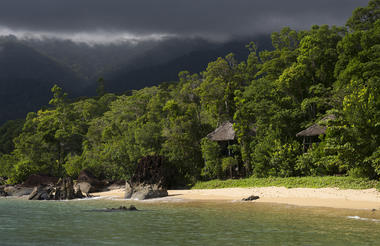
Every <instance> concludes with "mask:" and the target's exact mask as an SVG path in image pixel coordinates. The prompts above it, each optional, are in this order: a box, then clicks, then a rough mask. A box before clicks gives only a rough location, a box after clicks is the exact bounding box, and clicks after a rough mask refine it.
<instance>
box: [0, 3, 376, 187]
mask: <svg viewBox="0 0 380 246" xmlns="http://www.w3.org/2000/svg"><path fill="white" fill-rule="evenodd" d="M379 37H380V1H379V0H371V1H370V2H369V5H368V6H367V7H365V8H359V9H357V10H355V11H354V13H353V15H352V17H351V18H350V19H349V20H348V21H347V25H346V27H336V26H332V27H329V26H327V25H323V26H317V25H315V26H312V27H311V29H310V30H293V29H291V28H284V29H282V30H281V31H280V32H274V33H272V35H271V41H272V46H273V49H271V50H262V51H260V50H259V49H258V48H257V45H256V44H255V43H254V42H251V43H250V44H249V45H248V46H247V50H248V54H247V56H246V58H245V59H244V60H239V59H237V58H236V56H235V55H234V54H232V53H230V54H228V55H226V56H223V57H218V58H216V59H214V60H212V61H210V62H209V63H208V65H207V67H206V68H205V69H204V70H203V71H201V72H199V73H192V72H189V71H182V72H179V74H178V78H177V80H176V81H175V82H173V83H162V84H160V85H157V86H151V87H145V88H143V89H140V90H134V91H132V92H130V93H125V94H122V95H117V94H112V93H105V91H104V89H103V86H102V83H99V85H100V86H99V88H98V96H97V97H93V98H82V99H78V100H76V101H70V100H68V98H67V94H66V93H64V90H62V88H60V87H59V86H54V87H53V88H52V96H51V98H52V99H51V100H50V102H49V103H50V105H51V107H50V108H42V109H40V110H38V111H37V112H31V113H29V114H28V115H27V117H26V119H25V123H24V124H23V126H22V129H21V127H20V125H22V124H21V123H20V122H14V123H10V124H7V125H5V126H3V127H2V128H1V129H0V131H1V132H4V133H6V134H7V135H8V136H12V137H14V136H15V137H14V138H13V143H14V145H13V146H12V145H11V144H9V141H8V140H7V139H1V141H2V143H1V144H0V146H3V147H2V151H3V153H0V176H3V177H6V178H7V180H8V181H7V182H8V183H17V182H21V181H23V180H24V179H25V178H26V177H28V176H29V175H31V174H35V173H39V174H47V175H51V176H66V175H68V176H71V177H73V178H75V177H77V176H78V174H79V172H80V171H81V170H83V169H89V170H91V171H92V172H93V173H94V174H95V175H96V176H98V177H99V178H107V179H109V180H118V179H128V178H130V177H131V175H132V174H133V173H134V170H135V168H136V164H137V162H138V161H139V160H140V159H141V158H143V157H147V156H160V158H161V159H162V160H165V161H166V163H168V165H170V166H171V168H172V169H173V170H175V171H176V175H175V177H176V180H174V181H173V182H174V184H173V185H187V184H193V183H194V182H196V181H197V180H205V179H215V178H222V179H223V178H229V177H243V176H254V177H271V176H278V177H289V176H309V175H312V176H324V175H350V176H354V177H364V178H370V179H378V178H379V177H380V39H379ZM194 57H195V56H194ZM173 65H174V64H173ZM141 72H142V71H141ZM226 122H231V123H232V124H233V125H232V129H230V130H233V132H234V134H231V135H234V138H232V139H231V138H224V140H227V141H224V142H222V143H218V142H217V141H214V140H213V139H210V138H208V137H207V135H208V134H209V133H210V132H212V131H213V130H214V129H215V128H217V127H219V126H221V125H226V124H225V123H226ZM231 123H229V125H231ZM308 127H311V129H315V128H317V129H319V130H318V131H317V134H309V135H308V134H304V135H299V134H297V133H299V132H301V131H302V130H304V129H305V128H308ZM222 140H223V139H222Z"/></svg>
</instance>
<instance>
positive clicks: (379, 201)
mask: <svg viewBox="0 0 380 246" xmlns="http://www.w3.org/2000/svg"><path fill="white" fill-rule="evenodd" d="M168 193H169V197H168V198H167V199H166V200H168V199H169V200H170V199H173V200H174V199H175V200H178V199H183V200H206V201H207V200H209V201H216V200H220V201H234V200H241V199H242V198H245V197H249V196H251V195H255V196H259V197H260V199H258V200H256V201H254V202H269V203H283V204H292V205H299V206H315V207H331V208H348V209H377V210H380V192H378V191H377V190H376V189H367V190H351V189H348V190H341V189H337V188H321V189H311V188H292V189H287V188H284V187H260V188H226V189H200V190H169V191H168ZM92 195H94V196H102V197H115V198H123V196H124V190H123V189H117V190H112V191H106V192H99V193H93V194H92Z"/></svg>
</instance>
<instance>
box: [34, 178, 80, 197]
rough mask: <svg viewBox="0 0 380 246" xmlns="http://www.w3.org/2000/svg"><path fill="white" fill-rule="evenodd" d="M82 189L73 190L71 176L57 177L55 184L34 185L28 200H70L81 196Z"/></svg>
mask: <svg viewBox="0 0 380 246" xmlns="http://www.w3.org/2000/svg"><path fill="white" fill-rule="evenodd" d="M83 197H84V195H83V194H82V191H81V190H80V188H79V189H77V190H76V191H74V185H73V181H72V179H71V178H63V179H59V181H58V183H57V184H56V186H50V185H49V186H42V185H39V186H37V187H35V188H34V189H33V191H32V193H30V195H29V197H28V199H29V200H70V199H75V198H83Z"/></svg>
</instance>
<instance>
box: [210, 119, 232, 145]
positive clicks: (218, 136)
mask: <svg viewBox="0 0 380 246" xmlns="http://www.w3.org/2000/svg"><path fill="white" fill-rule="evenodd" d="M235 137H236V134H235V130H234V127H233V124H232V123H231V122H229V121H227V122H224V123H223V124H222V125H220V126H219V127H218V128H216V129H215V130H214V131H213V132H211V133H209V134H208V135H207V138H208V139H210V140H212V141H230V140H234V139H235Z"/></svg>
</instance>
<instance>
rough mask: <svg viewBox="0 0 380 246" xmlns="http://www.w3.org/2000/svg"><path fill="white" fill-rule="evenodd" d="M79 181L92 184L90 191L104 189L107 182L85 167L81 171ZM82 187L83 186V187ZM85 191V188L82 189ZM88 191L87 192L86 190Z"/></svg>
mask: <svg viewBox="0 0 380 246" xmlns="http://www.w3.org/2000/svg"><path fill="white" fill-rule="evenodd" d="M77 182H78V184H79V183H84V182H86V183H88V184H90V185H91V187H90V190H89V191H88V192H97V191H103V190H104V189H105V186H106V183H105V182H102V181H100V180H98V179H97V178H96V177H95V176H94V175H93V174H92V173H91V172H90V171H89V170H87V169H84V170H82V171H80V173H79V176H78V180H77ZM81 189H82V187H81ZM82 191H83V192H85V191H84V189H82ZM85 193H86V192H85Z"/></svg>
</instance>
